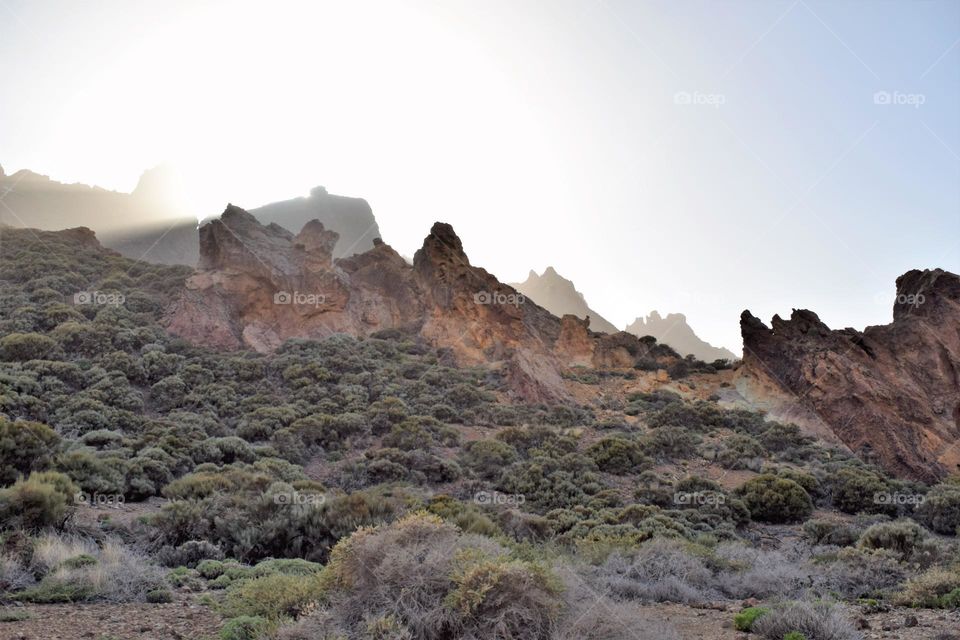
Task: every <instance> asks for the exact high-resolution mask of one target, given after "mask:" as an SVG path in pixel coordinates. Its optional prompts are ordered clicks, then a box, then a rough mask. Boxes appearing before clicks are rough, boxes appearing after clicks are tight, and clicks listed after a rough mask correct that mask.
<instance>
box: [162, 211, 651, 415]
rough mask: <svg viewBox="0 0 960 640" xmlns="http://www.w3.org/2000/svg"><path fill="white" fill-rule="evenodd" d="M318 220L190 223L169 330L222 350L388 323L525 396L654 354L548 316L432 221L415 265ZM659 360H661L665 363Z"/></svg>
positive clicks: (231, 218)
mask: <svg viewBox="0 0 960 640" xmlns="http://www.w3.org/2000/svg"><path fill="white" fill-rule="evenodd" d="M336 241H337V234H336V233H334V232H332V231H329V230H327V229H326V228H325V226H324V225H323V224H322V223H320V222H319V221H311V222H308V223H307V224H306V225H305V226H304V228H303V229H302V230H301V231H300V233H298V234H297V235H294V234H292V233H290V232H289V231H287V230H286V229H284V228H282V227H281V226H279V225H277V224H270V225H266V226H264V225H263V224H261V223H260V222H258V221H257V219H256V218H255V217H254V216H252V215H251V214H250V213H248V212H246V211H243V210H242V209H240V208H238V207H234V206H228V207H227V210H226V211H225V212H224V213H223V215H222V216H221V217H220V218H219V219H218V220H214V221H212V222H210V223H207V224H205V225H203V226H202V227H201V228H200V261H199V266H198V269H197V271H196V272H195V274H194V275H193V276H191V277H190V278H189V279H188V280H187V283H186V288H185V290H184V291H183V293H182V295H181V296H180V298H179V300H178V301H177V302H176V303H175V304H174V305H173V307H172V308H171V309H170V310H169V312H168V315H167V325H168V328H169V330H170V331H171V332H172V333H174V334H177V335H180V336H182V337H184V338H186V339H188V340H190V341H192V342H194V343H198V344H205V345H209V346H212V347H216V348H220V349H255V350H257V351H261V352H265V351H270V350H273V349H275V348H277V347H278V346H279V345H280V344H281V343H282V342H283V341H284V340H286V339H288V338H294V337H299V338H324V337H327V336H330V335H333V334H336V333H345V334H349V335H353V336H368V335H371V334H373V333H376V332H378V331H382V330H387V329H396V330H402V331H407V332H410V333H411V334H415V335H418V336H419V337H420V338H422V339H424V340H425V341H427V342H428V343H430V344H431V345H434V346H437V347H442V348H445V349H448V350H449V352H450V353H451V354H452V355H453V356H454V357H455V358H456V360H457V361H458V363H460V364H468V365H469V364H490V363H494V364H499V365H501V366H502V367H503V368H504V370H505V372H506V373H507V375H508V380H509V383H510V385H511V386H512V389H513V390H514V391H515V392H516V393H517V394H518V395H519V396H522V397H523V398H525V399H528V400H562V399H565V398H566V397H567V394H566V391H565V389H564V382H563V379H562V376H561V373H562V371H563V370H564V369H565V368H567V367H570V366H575V365H585V366H594V367H602V368H612V367H631V366H633V365H634V364H635V363H636V362H637V361H638V360H639V359H641V358H645V359H648V360H649V359H651V358H653V359H656V357H657V356H659V355H661V354H660V352H658V351H656V345H651V344H647V343H644V342H641V341H640V340H638V339H637V338H636V337H635V336H631V335H628V334H625V333H622V332H621V333H618V334H615V335H612V336H608V335H605V334H600V333H596V332H593V331H591V330H590V329H589V328H588V327H587V326H586V323H585V322H584V321H582V320H580V319H578V318H576V317H574V316H571V315H568V316H565V317H563V318H562V319H561V318H557V317H556V316H554V315H552V314H551V313H550V312H549V311H547V310H546V309H544V308H542V307H540V306H538V305H537V304H536V303H534V302H533V301H531V300H527V299H526V298H525V297H524V296H523V294H521V293H519V292H518V291H516V290H515V289H514V288H513V287H510V286H508V285H504V284H501V283H500V282H499V281H498V280H497V279H496V278H495V277H494V276H492V275H491V274H489V273H487V272H486V271H484V270H483V269H481V268H478V267H475V266H473V265H471V264H470V261H469V259H468V258H467V255H466V253H465V252H464V250H463V245H462V243H461V241H460V238H458V237H457V235H456V234H455V233H454V231H453V228H452V227H451V226H450V225H448V224H443V223H439V222H438V223H436V224H434V225H433V228H432V229H431V230H430V234H429V235H428V236H427V237H426V239H425V240H424V242H423V246H422V247H421V248H420V249H419V250H418V251H417V252H416V254H415V255H414V258H413V264H412V265H410V264H409V263H407V262H406V261H405V260H404V259H403V258H402V257H401V256H400V255H399V254H398V253H397V252H396V251H394V250H393V249H392V248H391V247H390V246H389V245H387V244H384V243H383V242H380V241H377V242H375V243H374V246H373V248H371V249H370V250H369V251H366V252H364V253H361V254H357V255H353V256H351V257H349V258H340V259H336V258H335V257H334V256H333V253H332V248H333V247H334V246H336ZM665 366H666V365H665Z"/></svg>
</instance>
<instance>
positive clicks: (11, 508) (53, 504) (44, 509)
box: [0, 471, 78, 530]
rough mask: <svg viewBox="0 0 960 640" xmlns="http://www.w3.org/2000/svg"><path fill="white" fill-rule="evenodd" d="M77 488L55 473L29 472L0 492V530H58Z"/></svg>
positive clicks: (63, 476) (66, 477)
mask: <svg viewBox="0 0 960 640" xmlns="http://www.w3.org/2000/svg"><path fill="white" fill-rule="evenodd" d="M77 491H78V488H77V486H76V485H75V484H73V482H72V481H71V480H70V478H69V477H68V476H66V475H64V474H62V473H58V472H55V471H44V472H36V471H35V472H33V473H31V474H30V476H29V477H28V478H27V479H25V480H24V479H22V478H21V479H19V480H17V481H16V482H15V483H14V484H13V486H10V487H7V488H4V489H0V528H9V529H27V530H38V529H43V528H45V527H59V526H62V525H63V524H64V522H65V521H66V519H67V516H68V515H69V514H70V510H71V507H72V505H73V500H74V496H75V495H76V494H77Z"/></svg>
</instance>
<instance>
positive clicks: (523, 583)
mask: <svg viewBox="0 0 960 640" xmlns="http://www.w3.org/2000/svg"><path fill="white" fill-rule="evenodd" d="M322 579H323V581H324V585H325V589H326V595H327V607H326V608H325V609H324V610H323V611H321V612H318V613H317V614H316V615H313V616H309V617H307V618H305V619H304V620H303V621H302V622H301V624H300V625H299V626H298V628H297V629H295V630H292V631H290V632H288V635H287V637H289V638H298V637H304V638H311V639H315V638H333V637H337V634H338V633H339V634H341V635H345V636H347V637H361V636H362V637H367V636H371V637H377V638H391V639H397V640H400V639H402V638H417V639H423V640H438V639H442V638H449V637H456V638H464V639H476V640H480V639H481V638H482V639H484V640H486V639H494V640H497V639H502V640H508V639H509V640H547V639H548V638H549V634H550V632H551V630H552V628H553V624H554V621H555V619H556V615H557V612H558V609H559V606H560V600H559V598H558V597H557V591H558V590H559V589H558V586H557V585H556V584H555V582H554V580H553V578H552V577H551V576H550V574H549V573H548V572H547V571H546V570H544V569H542V568H539V567H537V566H536V565H534V564H532V563H529V562H522V561H517V560H510V559H509V558H508V557H507V553H506V551H505V550H504V549H503V548H502V547H501V546H500V545H498V544H497V543H496V542H494V541H492V540H490V539H488V538H485V537H483V536H479V535H472V534H464V533H462V532H461V531H460V530H459V529H457V528H456V527H455V526H453V525H451V524H447V523H444V522H443V521H442V520H440V519H439V518H437V517H435V516H431V515H427V514H414V515H411V516H408V517H405V518H403V519H401V520H399V521H397V522H395V523H392V524H390V525H383V526H380V527H376V528H361V529H359V530H358V531H356V532H355V533H354V534H353V535H351V536H350V537H349V538H345V539H344V540H341V541H340V543H338V544H337V546H336V547H335V548H334V549H333V551H332V553H331V557H330V563H329V564H328V566H327V567H326V568H325V570H324V573H323V576H322ZM298 634H299V635H298Z"/></svg>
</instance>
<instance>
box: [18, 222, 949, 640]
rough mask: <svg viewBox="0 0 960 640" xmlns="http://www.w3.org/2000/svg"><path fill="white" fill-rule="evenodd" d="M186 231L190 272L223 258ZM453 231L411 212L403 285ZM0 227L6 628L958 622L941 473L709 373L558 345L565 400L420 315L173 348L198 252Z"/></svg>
mask: <svg viewBox="0 0 960 640" xmlns="http://www.w3.org/2000/svg"><path fill="white" fill-rule="evenodd" d="M246 215H248V214H246ZM230 217H235V218H236V220H235V221H234V222H240V223H242V224H247V225H249V229H250V230H251V231H254V230H256V233H259V234H265V232H264V231H263V227H261V226H259V225H257V226H253V225H254V224H255V221H251V220H250V219H249V218H247V217H245V214H242V213H241V212H234V213H233V214H231V216H227V218H228V219H227V220H226V221H221V224H228V223H230V220H229V218H230ZM217 228H218V227H217V225H216V224H215V223H214V225H213V227H208V231H207V232H206V234H205V237H206V239H207V242H210V243H214V246H218V247H221V248H222V251H219V252H216V253H210V254H207V255H208V258H207V261H206V262H202V264H201V272H200V274H199V275H203V274H206V275H208V276H210V277H214V276H216V277H222V276H223V273H221V272H220V271H219V270H218V269H217V267H218V266H220V265H223V264H237V260H239V259H241V258H242V257H243V256H244V255H247V254H245V253H244V251H243V249H242V245H239V244H237V245H226V244H224V242H223V238H222V237H221V236H220V234H221V233H224V232H225V230H223V229H220V230H219V231H217ZM306 231H307V233H304V231H301V234H300V235H299V239H300V242H297V243H293V244H295V245H297V244H299V245H302V247H303V248H302V249H297V247H296V246H294V247H292V248H286V245H285V244H284V239H285V238H287V236H285V235H283V234H280V233H279V232H277V233H274V234H266V235H264V236H263V237H262V238H261V240H262V241H263V242H276V243H279V245H280V246H279V250H278V251H277V252H276V253H275V254H274V259H275V260H276V263H275V264H274V265H273V266H272V267H269V268H268V267H267V266H266V265H262V266H261V268H267V269H268V271H270V272H271V273H272V270H273V268H274V267H277V268H279V267H284V268H287V269H289V270H290V271H289V272H290V273H293V274H298V273H300V270H299V267H298V266H297V265H298V264H299V265H306V264H312V263H313V261H314V260H317V259H318V257H319V255H320V254H318V252H320V253H322V254H323V255H324V256H326V255H328V254H329V249H330V244H331V241H332V240H333V238H332V237H331V235H330V232H327V231H325V230H323V229H322V228H321V227H319V226H318V225H308V229H307V230H306ZM289 235H290V236H292V234H289ZM431 238H432V239H431ZM453 238H455V236H454V235H453V234H452V230H450V229H449V228H448V227H446V226H443V225H440V226H436V227H435V228H434V230H433V232H432V233H431V236H428V241H427V242H425V244H424V248H423V249H421V253H419V254H418V256H417V258H416V259H415V261H414V262H415V266H414V267H412V268H416V269H419V270H421V272H422V273H423V275H420V276H413V275H410V276H409V277H411V278H416V277H422V278H425V279H426V280H425V282H432V283H433V285H432V286H433V291H432V292H431V293H430V295H432V296H437V297H439V296H440V294H441V292H443V291H447V292H451V291H455V289H453V287H454V286H455V283H456V282H459V281H460V279H461V278H465V277H467V276H468V274H470V273H473V271H469V270H467V269H468V267H467V266H465V265H462V264H461V265H460V266H459V267H457V268H454V267H453V265H452V264H450V263H448V262H447V259H449V258H450V256H451V255H457V244H456V243H455V242H454V240H453ZM0 240H2V241H3V243H4V251H3V252H0V300H2V302H3V304H0V412H2V415H0V469H2V470H3V476H2V477H0V539H2V541H3V545H2V547H0V549H2V550H0V572H2V573H0V601H2V602H3V603H20V605H22V606H16V607H14V606H8V607H5V608H3V609H2V613H3V619H4V620H8V622H2V623H0V624H2V625H4V626H2V627H0V631H2V632H3V633H8V634H12V635H11V636H10V637H22V636H28V637H53V634H54V633H57V634H60V635H62V637H97V635H98V634H99V635H103V634H104V633H109V634H111V635H113V636H115V637H118V638H135V637H141V636H142V634H143V633H147V632H149V633H153V634H155V635H158V636H159V637H176V634H181V635H183V633H184V631H185V630H186V629H190V631H188V632H187V633H188V634H189V633H193V634H196V636H189V635H188V637H200V638H212V637H213V635H214V634H217V635H218V636H219V637H220V638H221V639H223V640H239V639H241V638H251V637H253V638H273V637H278V636H280V637H283V638H286V639H300V640H315V639H319V638H331V637H341V638H351V639H352V638H369V637H371V635H370V633H371V629H376V630H379V631H378V635H376V636H375V637H382V638H387V637H392V638H418V639H420V638H423V639H427V640H442V639H443V638H449V637H474V638H491V637H498V634H499V637H509V638H517V639H519V640H528V639H529V640H573V639H574V638H577V639H579V638H587V639H592V640H627V639H632V640H637V639H639V640H665V639H666V640H673V639H676V640H679V639H681V638H690V637H711V638H722V639H729V640H734V639H736V638H740V637H742V636H741V632H739V631H737V630H736V629H735V628H734V624H735V622H734V620H735V618H736V620H737V622H736V624H737V625H740V628H741V629H743V628H749V627H750V624H751V621H752V631H753V634H754V636H755V637H757V638H759V639H762V640H780V639H782V638H783V637H784V636H785V635H787V634H789V633H790V632H792V631H799V630H802V631H803V633H804V637H807V638H808V639H816V638H827V637H830V638H834V639H839V640H853V639H857V638H863V637H864V632H863V629H865V628H869V629H870V631H869V633H871V634H873V635H875V636H876V637H880V638H901V639H906V640H920V639H921V638H930V637H941V638H946V637H949V635H946V634H948V633H949V632H952V630H954V629H956V628H957V625H958V623H960V617H958V613H957V611H956V607H957V604H958V600H957V597H958V594H960V566H958V565H957V564H956V558H957V553H958V548H957V541H956V538H955V534H956V533H957V527H958V526H960V516H958V514H960V491H958V489H957V485H956V484H955V483H950V482H945V483H943V484H936V485H929V484H925V483H922V482H914V481H905V480H900V479H896V478H894V477H892V476H890V475H888V474H887V473H885V472H884V471H882V470H881V469H879V468H877V467H875V466H873V465H871V464H870V463H869V462H865V461H862V460H859V459H857V458H856V457H854V456H852V455H851V454H850V453H849V452H847V451H845V450H844V449H843V448H837V447H834V446H832V445H829V444H827V443H824V442H821V441H818V440H817V439H816V438H813V437H811V436H809V435H807V434H805V433H804V432H803V431H802V430H801V429H799V428H798V427H796V426H794V425H790V424H785V423H780V422H775V421H771V420H767V419H765V416H764V415H762V414H760V413H757V412H754V411H751V410H749V409H748V408H746V407H741V408H731V407H729V406H721V405H720V404H718V402H717V398H719V397H720V395H721V392H723V391H725V390H729V389H731V387H732V384H733V383H734V382H735V378H736V376H737V375H738V373H739V372H735V371H731V370H729V369H725V370H719V371H717V370H706V369H705V370H703V371H700V372H697V373H692V374H691V373H690V372H689V371H685V370H683V369H681V368H675V369H674V372H675V375H669V374H665V372H664V371H663V370H656V369H654V370H650V371H647V370H645V369H644V368H643V367H642V366H641V367H637V366H636V365H634V366H625V365H621V364H618V363H616V362H609V363H607V364H606V365H602V366H601V365H597V366H583V365H581V366H571V367H569V368H565V369H564V370H563V371H562V376H563V380H564V385H565V388H566V389H567V390H568V395H567V399H566V400H565V401H564V402H555V401H550V402H531V401H527V400H525V399H524V398H523V397H522V396H521V395H518V394H517V393H516V390H515V389H514V388H512V387H511V386H510V383H509V381H510V370H509V367H504V366H503V363H502V362H499V361H492V360H491V361H487V360H484V361H482V362H477V363H475V364H473V365H471V364H469V363H464V362H457V357H456V356H458V354H457V352H456V350H453V352H451V350H450V349H449V348H446V347H440V348H438V347H437V346H435V345H434V344H432V343H431V339H433V338H434V337H435V336H437V335H443V333H442V332H425V333H418V332H414V331H403V330H400V329H398V328H389V329H385V330H382V331H373V332H369V333H364V334H362V335H356V336H349V335H343V334H338V335H329V336H319V335H318V336H315V337H299V338H293V339H287V340H285V341H284V342H282V343H281V344H279V345H277V346H276V347H274V348H271V349H269V350H265V351H263V352H262V353H258V352H255V351H252V350H249V349H247V348H245V347H244V346H243V345H239V344H238V345H235V347H233V348H224V347H218V348H211V347H205V346H195V345H191V344H190V343H187V342H185V341H183V340H180V339H177V338H174V337H172V336H170V335H169V334H168V333H167V332H166V331H165V330H164V328H163V326H162V324H161V323H162V321H163V319H164V318H165V317H168V314H169V313H170V311H169V310H170V309H173V308H176V304H177V301H178V300H179V299H180V296H181V295H182V289H183V286H184V283H185V282H186V281H187V279H188V278H191V279H193V278H197V277H198V274H197V273H193V272H192V271H191V270H189V269H186V268H182V267H167V266H162V265H149V264H144V263H138V262H134V261H132V260H129V259H127V258H124V257H122V256H119V255H117V254H116V253H114V252H111V251H108V250H105V249H103V248H102V247H101V246H100V245H99V243H98V242H97V240H96V238H95V236H94V235H93V234H92V233H91V232H90V231H89V230H84V229H74V230H69V231H63V232H57V233H51V232H42V231H28V230H10V229H3V230H2V236H0ZM451 243H452V246H451ZM258 246H261V247H262V246H263V245H258ZM377 250H380V251H382V252H386V251H387V250H386V249H382V248H381V247H380V246H378V247H377V249H375V250H374V251H375V252H376V251H377ZM296 251H303V252H304V255H302V256H300V257H299V258H298V260H300V262H299V263H297V262H288V259H292V257H293V256H295V255H296V253H295V252H296ZM238 252H239V253H238ZM374 255H375V256H378V255H379V254H376V253H375V254H374ZM380 257H381V258H382V259H384V260H388V256H380ZM368 259H369V258H368ZM324 264H325V263H324ZM339 264H343V262H342V261H341V262H340V263H339ZM348 264H349V261H348ZM353 266H357V265H356V264H354V265H353ZM343 268H344V271H345V272H347V273H350V272H349V271H348V269H347V267H343ZM350 268H352V267H350ZM469 269H475V267H469ZM321 272H323V270H321ZM354 273H355V272H354ZM273 277H275V275H274V276H273ZM474 277H478V278H479V277H480V276H479V275H477V274H474ZM445 287H446V288H445ZM452 309H454V310H456V309H457V307H455V306H454V307H452ZM448 310H449V308H448V307H443V306H440V307H435V308H434V309H433V311H432V313H431V314H430V316H431V317H432V318H433V319H432V320H431V322H434V323H435V324H434V325H433V326H435V327H440V326H446V325H444V324H443V322H442V318H435V317H434V316H437V315H440V314H443V313H446V312H447V311H448ZM530 313H533V314H534V315H532V316H531V318H530V319H529V320H530V321H531V322H533V320H534V319H535V318H541V321H542V322H543V323H544V326H553V323H556V322H560V321H559V320H558V319H554V320H549V319H545V318H546V316H542V314H546V311H542V312H539V311H535V310H534V311H531V312H530ZM547 315H549V314H547ZM450 317H451V318H456V317H457V316H456V315H452V316H450ZM549 317H550V318H553V316H549ZM491 322H493V320H491ZM581 326H582V325H581ZM598 335H599V334H598ZM598 339H599V338H591V340H598ZM648 346H652V345H648ZM664 354H665V355H664V357H668V358H669V357H671V356H669V355H668V354H669V352H668V351H664ZM451 355H453V356H454V357H453V358H451ZM672 358H673V359H674V360H676V357H675V356H673V357H672ZM878 496H879V497H878ZM750 606H755V607H760V608H759V609H748V610H745V611H742V610H743V609H744V607H750ZM908 606H909V607H910V608H906V607H908ZM108 609H109V611H110V614H109V615H106V616H104V615H100V614H101V613H102V612H104V611H106V610H108ZM178 612H179V613H178ZM358 612H362V614H359V613H358ZM181 616H189V617H181ZM134 618H135V619H136V624H135V625H131V624H130V621H131V620H133V619H134ZM754 618H756V620H754ZM743 625H747V626H746V627H744V626H743ZM145 630H146V631H145ZM381 632H382V633H381ZM938 633H939V634H941V635H939V636H938V635H936V634H938ZM91 634H92V635H91ZM707 634H709V636H708V635H707ZM792 637H796V635H794V636H792Z"/></svg>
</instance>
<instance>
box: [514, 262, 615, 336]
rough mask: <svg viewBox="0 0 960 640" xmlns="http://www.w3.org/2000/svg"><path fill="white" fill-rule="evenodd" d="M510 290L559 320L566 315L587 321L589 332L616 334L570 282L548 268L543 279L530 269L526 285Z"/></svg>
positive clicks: (611, 325)
mask: <svg viewBox="0 0 960 640" xmlns="http://www.w3.org/2000/svg"><path fill="white" fill-rule="evenodd" d="M510 286H511V287H513V288H514V289H516V290H517V291H519V292H520V293H522V294H523V295H525V296H526V297H528V298H530V299H531V300H533V301H534V302H536V303H537V304H539V305H540V306H542V307H543V308H544V309H546V310H547V311H549V312H550V313H552V314H553V315H555V316H557V317H558V318H562V317H563V316H565V315H568V314H569V315H574V316H577V317H578V318H580V319H581V320H583V319H584V318H587V317H589V318H590V329H591V330H592V331H601V332H603V333H610V334H613V333H617V332H618V331H619V329H617V328H616V327H615V326H614V325H613V323H612V322H610V321H608V320H606V319H605V318H603V317H602V316H601V315H600V314H599V313H597V312H596V311H594V310H593V309H591V308H590V307H589V305H587V301H586V299H585V298H584V297H583V294H582V293H580V292H579V291H577V289H576V287H575V286H574V284H573V282H571V281H570V280H567V279H566V278H564V277H563V276H561V275H560V274H559V273H557V271H556V270H555V269H554V268H553V267H547V268H546V270H544V272H543V275H537V272H536V271H534V270H532V269H531V270H530V274H529V275H528V276H527V279H526V280H525V281H523V282H517V283H512V284H511V285H510Z"/></svg>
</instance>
